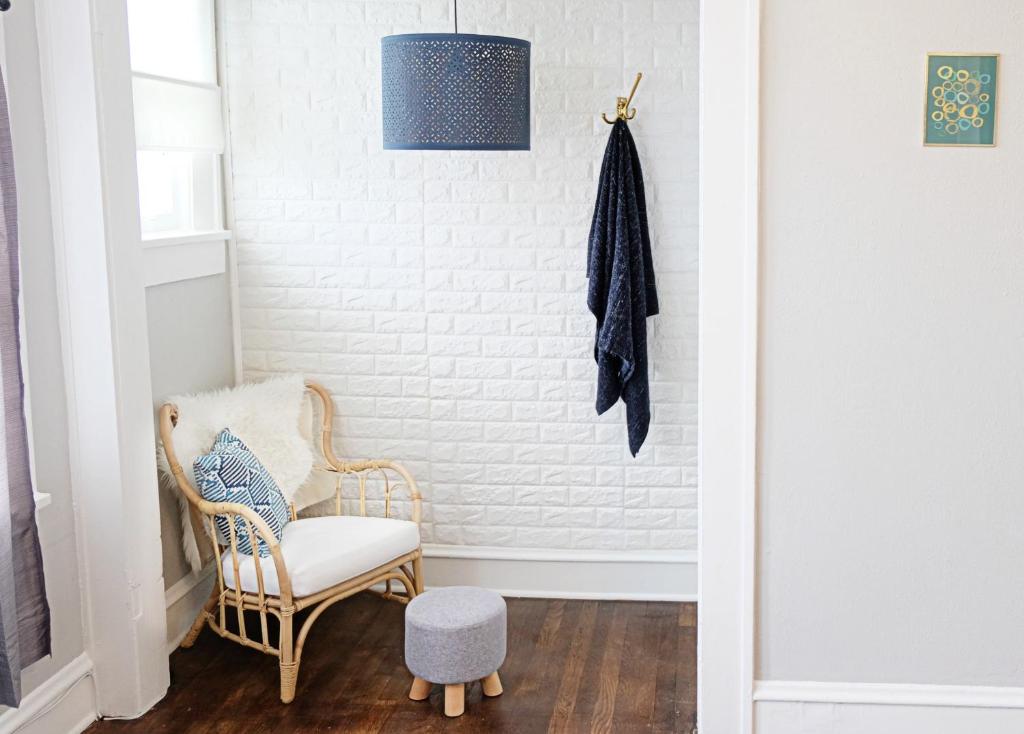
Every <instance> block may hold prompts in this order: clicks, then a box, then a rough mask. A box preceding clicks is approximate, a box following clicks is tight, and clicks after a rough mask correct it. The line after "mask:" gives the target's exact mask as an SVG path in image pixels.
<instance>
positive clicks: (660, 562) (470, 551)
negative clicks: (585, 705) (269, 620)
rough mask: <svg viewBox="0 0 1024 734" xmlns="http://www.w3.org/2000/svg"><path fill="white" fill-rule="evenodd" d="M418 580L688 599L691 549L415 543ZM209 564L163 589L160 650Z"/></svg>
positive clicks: (178, 631) (591, 595) (196, 598)
mask: <svg viewBox="0 0 1024 734" xmlns="http://www.w3.org/2000/svg"><path fill="white" fill-rule="evenodd" d="M423 557H424V560H423V567H424V569H423V570H424V576H425V577H426V586H427V588H431V587H434V586H459V585H469V586H483V587H486V588H489V589H494V590H495V591H497V592H499V593H501V594H502V595H503V596H511V597H541V598H548V599H620V600H634V601H677V602H678V601H696V600H697V554H696V553H695V552H692V551H589V550H587V551H584V550H551V549H537V548H499V547H491V546H463V545H431V544H425V545H424V546H423ZM213 570H214V569H213V566H212V565H210V566H207V567H206V568H205V569H203V570H202V571H200V572H199V573H198V574H189V575H188V576H185V577H184V578H183V579H181V580H180V581H178V582H177V583H175V584H174V585H172V586H171V587H170V588H169V589H167V591H166V592H165V601H166V604H167V649H168V652H169V653H170V652H173V651H174V649H175V648H177V646H178V645H179V644H180V643H181V640H182V638H184V637H185V635H186V633H187V632H188V629H189V627H190V626H191V625H192V622H193V620H194V619H195V618H196V614H198V613H199V609H200V608H201V607H202V605H203V602H205V601H206V599H207V595H208V594H209V593H210V583H211V582H210V581H209V579H210V578H211V577H212V575H213Z"/></svg>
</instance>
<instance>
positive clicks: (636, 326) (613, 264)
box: [587, 120, 658, 456]
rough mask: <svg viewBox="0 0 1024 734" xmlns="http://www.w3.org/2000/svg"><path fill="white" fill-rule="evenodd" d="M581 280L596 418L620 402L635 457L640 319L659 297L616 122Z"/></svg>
mask: <svg viewBox="0 0 1024 734" xmlns="http://www.w3.org/2000/svg"><path fill="white" fill-rule="evenodd" d="M587 278H589V280H590V282H589V284H588V288H587V306H588V307H589V308H590V311H591V313H593V314H594V316H595V317H596V318H597V334H596V336H595V339H594V360H595V361H596V362H597V412H598V414H599V415H600V414H601V413H604V412H605V411H606V410H608V409H609V408H611V407H612V406H613V405H615V403H616V402H618V400H619V398H620V397H621V398H622V402H624V403H625V404H626V424H627V427H628V430H629V450H630V452H632V454H633V456H636V453H637V451H639V450H640V447H641V446H642V445H643V443H644V439H646V438H647V429H648V426H649V425H650V422H651V396H650V388H649V385H648V381H647V317H648V316H654V315H655V314H656V313H658V293H657V291H656V289H655V287H654V265H653V263H652V262H651V237H650V233H649V232H648V230H647V201H646V199H645V197H644V181H643V174H642V173H641V171H640V158H639V156H638V155H637V152H636V145H635V144H634V143H633V136H632V135H631V134H630V132H629V126H628V125H627V124H626V123H625V121H623V120H616V121H615V125H614V126H613V127H612V134H611V137H610V138H609V139H608V147H607V148H605V151H604V161H603V162H602V163H601V181H600V186H599V188H598V190H597V204H596V206H595V207H594V220H593V222H592V224H591V225H590V240H589V243H588V246H587Z"/></svg>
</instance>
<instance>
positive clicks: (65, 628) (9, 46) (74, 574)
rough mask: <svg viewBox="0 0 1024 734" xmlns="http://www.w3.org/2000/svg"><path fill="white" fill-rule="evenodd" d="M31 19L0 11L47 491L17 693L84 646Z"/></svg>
mask: <svg viewBox="0 0 1024 734" xmlns="http://www.w3.org/2000/svg"><path fill="white" fill-rule="evenodd" d="M35 23H36V21H35V8H34V6H33V4H32V3H21V4H20V5H19V6H18V7H17V8H15V9H13V10H11V11H9V12H7V13H4V14H3V16H0V28H2V33H3V39H2V40H3V43H2V44H0V45H2V47H3V54H2V58H3V59H4V65H3V72H4V76H5V80H6V83H7V91H8V104H9V110H10V115H11V134H12V137H13V142H14V164H15V175H16V177H17V186H18V224H19V229H20V239H21V243H20V244H21V281H22V303H23V322H24V331H23V334H22V344H23V349H24V350H25V353H26V365H27V371H26V378H27V381H28V386H29V390H30V392H31V406H30V413H29V418H30V422H31V431H32V435H31V441H32V452H33V455H34V467H33V468H34V479H35V489H36V491H37V492H42V493H47V494H49V495H50V503H49V505H48V506H46V507H44V508H42V509H41V510H39V511H38V513H37V516H36V517H37V520H38V523H39V536H40V543H41V545H42V551H43V565H44V572H45V574H46V594H47V599H48V601H49V604H50V615H51V633H52V652H53V654H52V656H51V657H48V658H43V659H42V660H41V661H39V662H38V663H36V664H35V665H32V666H31V667H30V668H29V669H28V671H26V674H25V677H24V679H23V681H22V693H23V694H26V695H27V694H29V693H30V692H31V691H32V690H34V689H35V688H36V687H37V686H38V685H39V684H40V683H42V682H43V681H45V680H46V679H47V678H49V677H50V676H51V675H53V674H54V673H56V672H57V671H58V670H60V669H61V668H62V667H64V666H65V665H67V664H68V663H70V662H71V661H72V660H74V659H75V658H76V657H77V656H78V655H80V654H81V653H82V651H83V650H84V649H85V646H84V642H83V639H82V605H81V599H80V595H79V593H80V592H79V576H78V562H77V560H76V558H77V550H76V545H75V525H74V514H73V505H72V496H71V480H70V469H69V464H68V427H67V426H68V421H67V401H66V393H65V380H64V369H63V359H62V357H61V351H62V347H61V335H60V322H59V316H58V303H57V281H56V275H55V266H54V247H53V231H52V224H51V219H50V187H49V179H48V175H47V171H48V167H47V150H46V138H45V127H44V124H43V106H42V97H41V95H40V72H39V49H38V45H37V43H38V42H37V37H36V25H35ZM2 710H3V709H2V707H0V711H2Z"/></svg>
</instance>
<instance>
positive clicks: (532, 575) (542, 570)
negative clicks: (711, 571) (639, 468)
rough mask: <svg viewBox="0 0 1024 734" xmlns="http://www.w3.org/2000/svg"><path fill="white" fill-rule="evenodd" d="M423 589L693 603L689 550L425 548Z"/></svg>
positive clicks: (692, 559) (693, 568)
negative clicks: (481, 589) (475, 588)
mask: <svg viewBox="0 0 1024 734" xmlns="http://www.w3.org/2000/svg"><path fill="white" fill-rule="evenodd" d="M423 557H424V561H423V566H424V568H423V572H424V576H425V581H426V586H427V588H430V587H433V586H458V585H463V584H465V585H470V586H483V587H486V588H489V589H494V590H495V591H498V592H500V593H501V594H502V595H504V596H512V597H516V596H519V597H543V598H549V599H621V600H637V601H696V600H697V554H696V553H695V552H692V551H589V550H587V551H584V550H551V549H534V548H498V547H487V546H458V545H431V544H426V545H424V546H423Z"/></svg>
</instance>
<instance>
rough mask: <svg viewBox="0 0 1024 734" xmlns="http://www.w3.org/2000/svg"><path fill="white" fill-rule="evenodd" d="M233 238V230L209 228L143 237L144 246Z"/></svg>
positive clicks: (219, 240) (168, 245)
mask: <svg viewBox="0 0 1024 734" xmlns="http://www.w3.org/2000/svg"><path fill="white" fill-rule="evenodd" d="M229 239H231V230H228V229H209V230H203V231H199V232H165V233H160V234H158V235H146V236H144V237H143V238H142V246H143V247H145V248H147V249H148V248H150V247H171V246H173V245H187V244H190V243H192V242H222V241H225V240H229Z"/></svg>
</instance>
